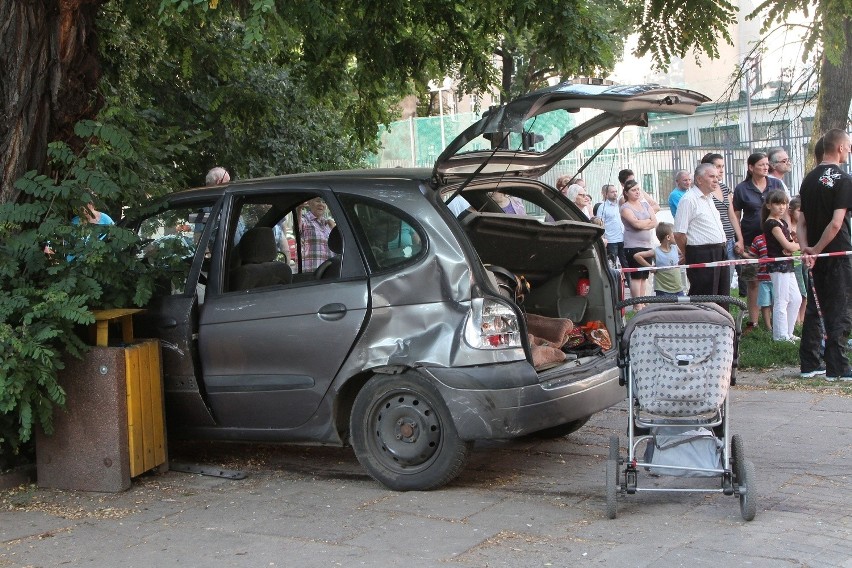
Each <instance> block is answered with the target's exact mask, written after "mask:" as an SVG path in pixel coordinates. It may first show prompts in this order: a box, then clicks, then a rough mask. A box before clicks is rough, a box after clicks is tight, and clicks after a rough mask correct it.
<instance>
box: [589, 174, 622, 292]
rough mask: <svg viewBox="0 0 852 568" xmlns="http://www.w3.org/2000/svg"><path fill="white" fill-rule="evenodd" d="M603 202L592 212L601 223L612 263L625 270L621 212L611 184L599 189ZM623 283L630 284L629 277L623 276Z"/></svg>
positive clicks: (616, 192)
mask: <svg viewBox="0 0 852 568" xmlns="http://www.w3.org/2000/svg"><path fill="white" fill-rule="evenodd" d="M601 193H602V194H603V198H604V200H603V201H602V202H601V203H599V204H598V205H597V208H596V209H595V211H594V215H595V217H597V218H598V219H600V220H601V221H603V225H604V237H605V238H606V252H607V256H609V257H610V258H611V259H612V261H613V263H615V261H616V260H618V263H619V264H620V265H621V266H622V267H624V268H626V267H627V266H629V265H628V264H627V256H626V255H625V254H624V222H623V221H622V220H621V210H620V208H619V205H618V189H616V187H615V186H614V185H613V184H611V183H608V184H605V185H604V186H603V188H602V189H601ZM624 277H625V278H624V279H625V282H627V284H628V285H629V284H630V275H629V274H625V275H624Z"/></svg>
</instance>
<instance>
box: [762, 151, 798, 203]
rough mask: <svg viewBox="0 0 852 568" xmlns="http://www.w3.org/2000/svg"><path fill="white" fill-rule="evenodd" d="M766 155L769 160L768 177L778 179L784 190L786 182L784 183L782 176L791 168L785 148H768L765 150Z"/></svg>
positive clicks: (785, 189)
mask: <svg viewBox="0 0 852 568" xmlns="http://www.w3.org/2000/svg"><path fill="white" fill-rule="evenodd" d="M766 157H767V159H768V160H769V177H771V178H775V179H777V180H778V181H780V182H781V188H782V189H783V190H784V191H785V192H786V191H787V184H786V183H784V176H785V175H787V174H788V173H789V172H790V170H792V169H793V168H792V166H791V165H790V156H789V155H788V154H787V150H785V149H784V148H781V147H776V148H770V149H769V150H767V151H766Z"/></svg>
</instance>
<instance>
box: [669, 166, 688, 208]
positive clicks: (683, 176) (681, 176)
mask: <svg viewBox="0 0 852 568" xmlns="http://www.w3.org/2000/svg"><path fill="white" fill-rule="evenodd" d="M690 187H692V175H691V174H690V173H689V172H688V171H686V170H680V171H679V172H677V173H676V174H675V187H674V189H673V190H672V192H671V193H670V194H669V210H670V211H671V212H672V219H674V216H675V215H677V205H678V203H680V200H681V198H682V197H683V196H684V194H686V192H687V191H688V190H689V188H690Z"/></svg>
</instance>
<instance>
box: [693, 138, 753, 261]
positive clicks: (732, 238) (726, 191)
mask: <svg viewBox="0 0 852 568" xmlns="http://www.w3.org/2000/svg"><path fill="white" fill-rule="evenodd" d="M701 163H702V164H713V165H714V166H715V167H716V176H717V178H718V179H717V181H718V182H719V183H718V184H717V185H716V189H714V190H713V204H714V205H715V206H716V209H717V210H718V211H719V218H720V219H722V228H724V229H725V238H726V239H727V240H726V241H725V249H726V250H727V255H728V260H734V259H736V258H737V257H738V255H741V254H742V253H743V250H744V249H745V247H746V246H747V245H748V244H749V243H746V242H745V241H743V233H742V231H741V230H740V220H739V219H738V218H737V216H736V214H735V212H734V204H733V196H732V193H733V192H732V191H731V189H730V188H729V187H728V186H727V185H726V184H725V182H724V179H725V158H724V157H723V156H722V154H716V153H714V152H709V153H707V154H704V157H703V158H701Z"/></svg>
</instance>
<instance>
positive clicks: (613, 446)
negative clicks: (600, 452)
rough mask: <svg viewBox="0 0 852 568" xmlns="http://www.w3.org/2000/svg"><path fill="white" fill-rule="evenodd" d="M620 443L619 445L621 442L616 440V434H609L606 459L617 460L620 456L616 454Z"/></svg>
mask: <svg viewBox="0 0 852 568" xmlns="http://www.w3.org/2000/svg"><path fill="white" fill-rule="evenodd" d="M620 445H621V443H620V442H619V441H618V436H610V437H609V458H608V459H611V460H615V461H616V462H618V460H619V459H620V458H621V456H619V455H618V453H619V451H620V448H619V446H620Z"/></svg>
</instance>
